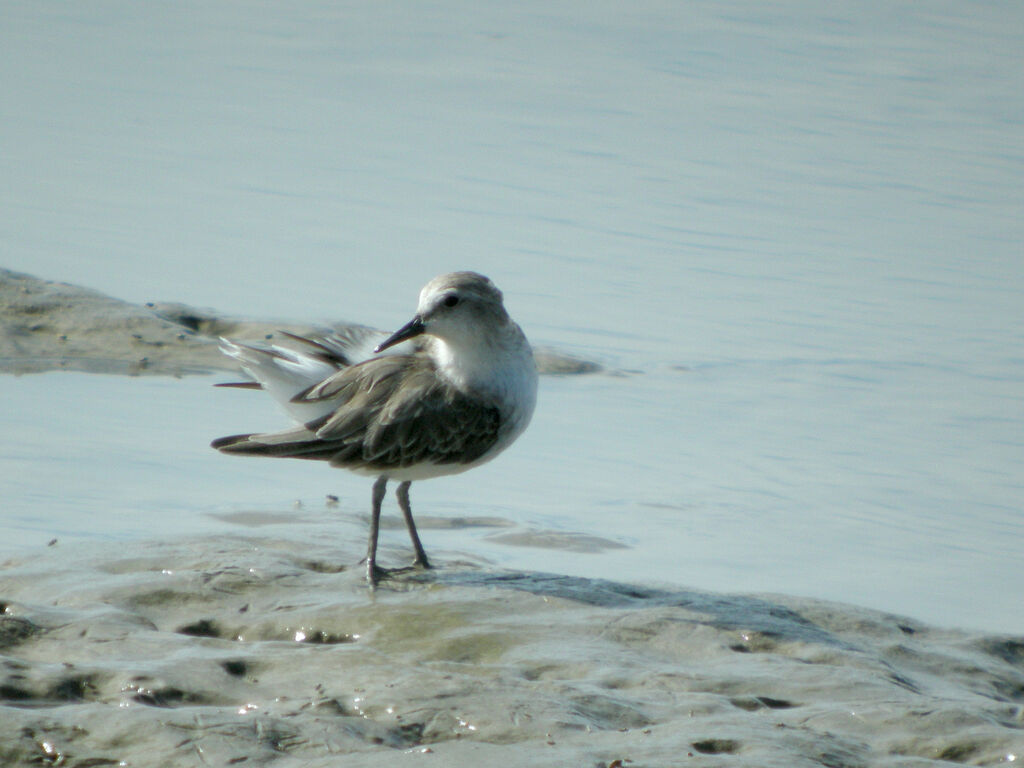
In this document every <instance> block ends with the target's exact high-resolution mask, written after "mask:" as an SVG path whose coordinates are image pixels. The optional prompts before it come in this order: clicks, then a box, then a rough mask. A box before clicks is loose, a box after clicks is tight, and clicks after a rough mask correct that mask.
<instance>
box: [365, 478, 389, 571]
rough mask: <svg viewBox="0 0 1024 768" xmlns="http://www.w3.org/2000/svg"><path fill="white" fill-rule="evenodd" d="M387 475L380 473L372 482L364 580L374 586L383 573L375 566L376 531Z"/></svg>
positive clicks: (386, 484)
mask: <svg viewBox="0 0 1024 768" xmlns="http://www.w3.org/2000/svg"><path fill="white" fill-rule="evenodd" d="M387 487H388V478H387V475H381V476H380V477H378V478H377V480H376V481H375V482H374V484H373V509H372V510H371V512H370V541H369V542H368V543H367V545H366V580H367V581H368V582H370V586H371V587H373V586H376V585H377V582H378V581H380V577H381V576H382V575H383V570H382V569H381V568H378V567H377V532H378V531H379V530H380V505H381V503H382V502H383V501H384V493H385V492H386V491H387Z"/></svg>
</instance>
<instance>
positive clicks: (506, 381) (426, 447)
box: [212, 272, 537, 585]
mask: <svg viewBox="0 0 1024 768" xmlns="http://www.w3.org/2000/svg"><path fill="white" fill-rule="evenodd" d="M284 336H285V337H286V338H287V339H288V340H289V341H290V344H285V343H281V344H242V343H237V342H232V341H228V340H226V339H222V340H221V341H222V350H223V351H224V353H225V354H227V355H230V356H231V357H233V358H235V359H236V360H237V361H238V362H239V364H240V365H241V367H242V369H243V370H244V371H245V372H246V373H247V374H249V376H251V377H252V379H253V380H254V381H255V382H257V383H258V385H259V386H261V387H262V388H263V389H265V390H267V391H268V392H269V393H270V394H271V395H272V396H273V397H274V398H275V399H276V400H277V401H278V402H279V403H281V404H282V405H283V406H284V408H285V409H286V410H287V411H288V413H289V414H290V415H291V416H292V418H293V419H295V421H297V422H298V426H295V427H293V428H291V429H287V430H284V431H281V432H271V433H266V434H247V435H234V436H231V437H222V438H219V439H217V440H214V441H213V443H212V445H213V447H214V448H217V449H218V450H221V451H224V452H225V453H239V454H252V455H259V456H276V457H283V458H297V459H320V460H323V461H327V462H329V463H330V464H331V465H332V466H336V467H344V468H345V469H349V470H352V471H353V472H357V473H359V474H364V475H371V476H374V477H376V481H375V482H374V484H373V495H372V508H371V516H370V536H369V543H368V545H367V549H366V577H367V580H368V581H369V582H370V584H371V585H376V584H377V583H378V581H379V580H380V579H381V577H382V576H384V575H385V574H386V573H387V571H386V570H385V569H383V568H380V567H379V566H378V565H377V532H378V526H379V524H380V509H381V502H382V501H383V499H384V493H385V490H386V487H387V482H388V480H396V481H398V482H399V485H398V489H397V493H396V495H397V497H398V505H399V507H400V508H401V510H402V516H403V517H404V518H405V524H406V527H407V528H408V529H409V537H410V538H411V539H412V545H413V549H414V550H415V553H416V557H415V560H414V561H413V564H414V565H415V566H419V567H422V568H429V567H430V563H429V561H428V560H427V555H426V552H424V550H423V545H422V544H421V543H420V538H419V535H418V533H417V532H416V524H415V523H414V522H413V518H412V510H411V508H410V505H409V486H410V484H411V483H412V481H413V480H425V479H427V478H431V477H440V476H441V475H453V474H457V473H459V472H465V471H466V470H467V469H472V468H473V467H476V466H479V465H480V464H483V463H484V462H486V461H490V460H491V459H493V458H494V457H495V456H497V455H498V454H499V453H501V452H502V451H503V450H505V449H506V448H508V446H509V445H511V444H512V442H513V441H514V440H515V439H516V438H517V437H519V435H520V434H522V432H523V430H524V429H526V426H527V424H529V422H530V417H531V416H532V415H533V408H534V405H535V403H536V400H537V368H536V365H535V364H534V360H533V351H532V350H531V348H530V345H529V343H528V342H527V340H526V336H524V335H523V332H522V330H521V329H520V328H519V326H518V325H516V323H514V322H513V321H512V319H511V318H510V317H509V316H508V313H507V312H506V311H505V307H504V304H503V302H502V295H501V291H499V290H498V289H497V288H496V287H495V285H494V283H492V282H491V281H490V280H489V279H488V278H486V277H484V276H483V275H480V274H477V273H475V272H452V273H449V274H445V275H440V276H438V277H435V278H434V279H433V280H431V281H430V282H429V283H427V284H426V285H425V286H424V287H423V290H422V291H420V297H419V306H418V307H417V310H416V315H415V317H413V319H412V320H411V321H409V322H408V323H406V324H405V325H404V326H402V327H401V328H399V329H398V330H397V331H395V332H394V333H393V334H391V335H390V336H387V334H385V333H383V332H380V331H375V330H373V329H370V328H361V327H355V328H352V329H350V330H348V331H346V332H341V333H330V334H325V335H323V336H310V337H303V336H297V335H294V334H288V333H286V334H284Z"/></svg>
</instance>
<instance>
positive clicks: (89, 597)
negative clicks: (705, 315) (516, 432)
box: [0, 536, 1024, 768]
mask: <svg viewBox="0 0 1024 768" xmlns="http://www.w3.org/2000/svg"><path fill="white" fill-rule="evenodd" d="M402 555H403V553H402V552H397V553H396V552H394V551H392V552H389V553H388V557H389V558H397V557H401V556H402ZM357 557H358V555H357V553H356V551H355V547H353V548H352V550H351V551H347V552H339V551H338V550H337V549H336V548H334V547H330V546H327V545H325V544H313V543H311V542H310V541H308V540H306V541H287V540H281V539H280V538H275V537H263V538H261V537H253V536H240V537H217V538H201V539H191V540H182V541H177V542H173V543H155V542H154V543H148V544H140V545H133V546H132V547H131V549H130V551H125V549H124V548H123V547H119V546H115V545H110V544H104V545H95V544H92V545H89V546H86V545H75V546H71V547H64V546H63V545H61V544H60V543H58V544H56V545H54V546H52V547H50V548H48V549H45V550H44V551H43V552H42V553H33V554H31V555H25V556H23V557H18V558H12V559H9V560H8V561H6V562H4V563H2V566H0V567H2V570H0V603H2V614H0V657H2V661H0V764H3V765H5V766H21V765H51V764H52V765H66V766H98V765H129V766H182V765H239V764H241V765H296V766H298V765H303V766H335V765H371V766H372V765H381V766H384V765H387V766H393V765H405V764H408V765H430V766H480V765H512V766H520V765H521V766H552V767H554V766H567V765H572V766H616V768H622V767H623V766H680V765H694V766H700V765H708V766H711V765H715V766H718V765H750V766H755V765H756V766H780V768H781V767H782V766H786V767H788V768H792V767H794V766H832V767H838V766H849V767H851V768H852V767H853V766H870V765H886V766H925V765H936V766H938V765H949V764H954V763H959V764H967V765H1001V764H1004V763H1012V762H1013V761H1015V760H1018V759H1020V758H1021V756H1022V755H1024V639H1022V638H1011V637H996V636H986V635H981V634H970V633H965V632H959V631H944V630H939V629H934V628H931V627H928V626H925V625H922V624H920V623H917V622H914V621H911V620H906V619H902V618H899V617H896V616H891V615H885V614H881V613H877V612H872V611H869V610H864V609H859V608H853V607H849V606H843V605H837V604H830V603H823V602H815V601H810V600H801V599H795V598H787V597H778V596H743V595H715V594H709V593H702V592H695V591H685V590H678V589H674V590H671V589H666V590H659V589H654V588H641V587H634V586H628V585H624V584H619V583H615V582H613V581H594V580H585V579H576V578H570V577H563V576H556V575H550V574H543V573H512V572H505V571H499V570H494V569H490V568H487V567H484V566H482V565H480V564H476V563H467V562H451V561H449V562H447V563H445V564H444V565H443V566H442V567H441V568H439V569H437V570H434V571H430V572H426V573H416V572H409V573H406V574H400V575H398V576H396V577H394V578H393V579H391V580H389V581H387V582H385V584H384V585H383V586H382V587H381V588H379V589H378V590H376V591H375V592H370V591H369V590H368V588H367V587H366V585H365V583H364V581H363V578H362V570H361V569H360V568H359V567H358V566H356V565H354V563H355V561H356V559H357ZM350 564H351V565H350Z"/></svg>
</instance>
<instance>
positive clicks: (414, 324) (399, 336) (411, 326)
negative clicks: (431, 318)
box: [373, 315, 427, 354]
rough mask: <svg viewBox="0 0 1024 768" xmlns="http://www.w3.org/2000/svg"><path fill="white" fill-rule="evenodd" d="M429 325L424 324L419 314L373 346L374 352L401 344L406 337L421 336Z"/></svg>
mask: <svg viewBox="0 0 1024 768" xmlns="http://www.w3.org/2000/svg"><path fill="white" fill-rule="evenodd" d="M426 329H427V327H426V326H425V325H423V320H422V319H420V316H419V315H416V317H414V318H413V319H412V320H410V321H409V322H408V323H406V324H405V325H403V326H402V327H401V328H399V329H398V330H397V331H395V332H394V333H392V334H391V335H390V336H388V337H387V339H385V340H384V341H382V342H381V343H380V344H378V345H377V346H376V347H374V348H373V352H374V354H376V353H378V352H383V351H384V350H385V349H387V348H388V347H393V346H395V344H400V343H401V342H403V341H405V340H406V339H411V338H412V337H413V336H419V335H420V334H421V333H423V332H424V331H425V330H426Z"/></svg>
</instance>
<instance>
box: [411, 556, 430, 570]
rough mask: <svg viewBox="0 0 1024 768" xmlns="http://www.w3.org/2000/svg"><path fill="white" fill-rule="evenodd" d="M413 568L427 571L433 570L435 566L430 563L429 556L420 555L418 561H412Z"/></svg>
mask: <svg viewBox="0 0 1024 768" xmlns="http://www.w3.org/2000/svg"><path fill="white" fill-rule="evenodd" d="M412 567H413V568H424V569H427V568H433V567H434V566H432V565H431V564H430V561H429V560H427V556H426V555H418V556H417V557H416V559H415V560H413V561H412Z"/></svg>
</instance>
